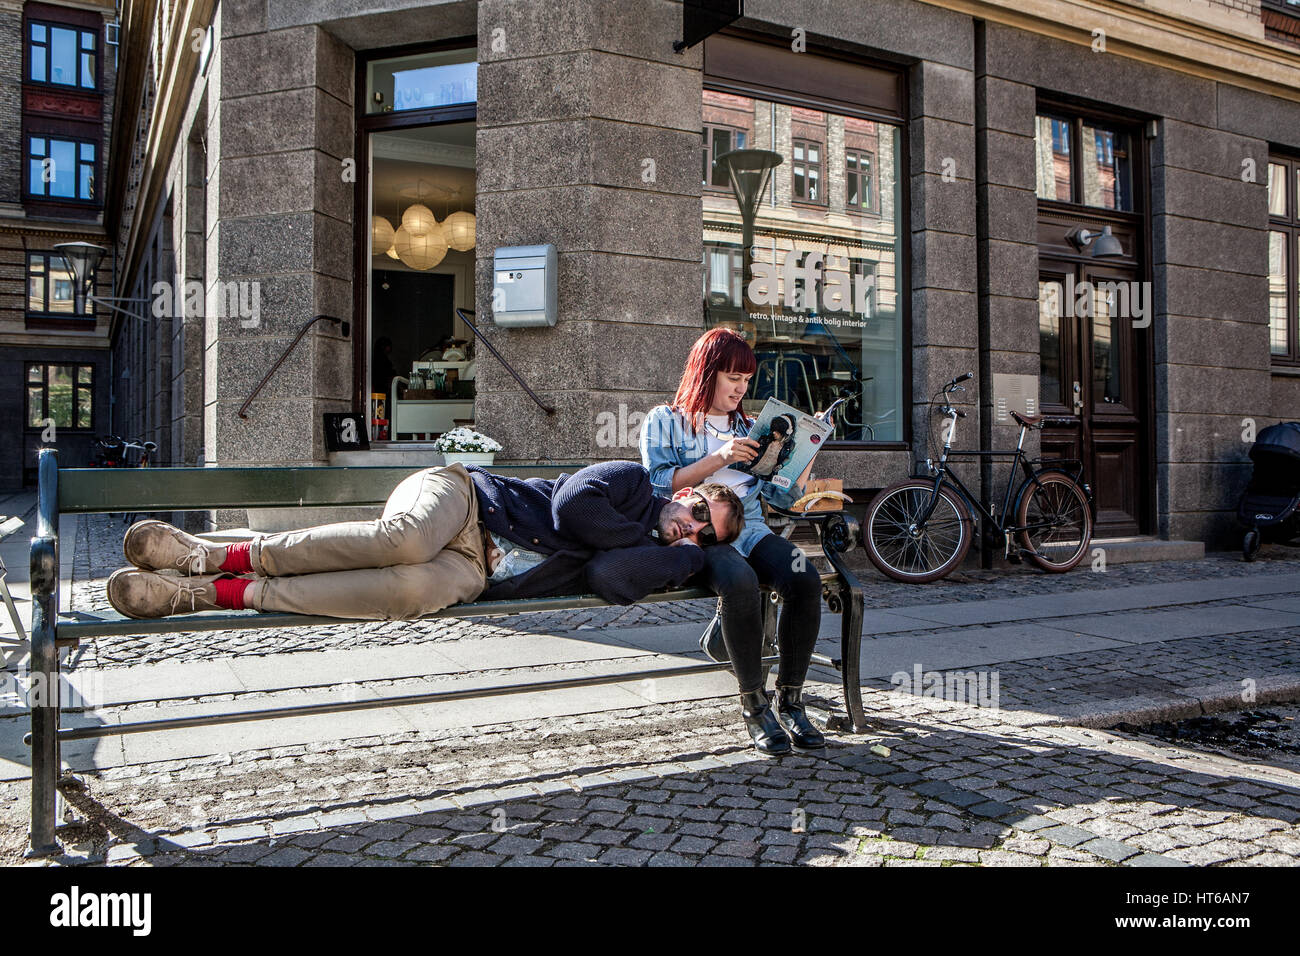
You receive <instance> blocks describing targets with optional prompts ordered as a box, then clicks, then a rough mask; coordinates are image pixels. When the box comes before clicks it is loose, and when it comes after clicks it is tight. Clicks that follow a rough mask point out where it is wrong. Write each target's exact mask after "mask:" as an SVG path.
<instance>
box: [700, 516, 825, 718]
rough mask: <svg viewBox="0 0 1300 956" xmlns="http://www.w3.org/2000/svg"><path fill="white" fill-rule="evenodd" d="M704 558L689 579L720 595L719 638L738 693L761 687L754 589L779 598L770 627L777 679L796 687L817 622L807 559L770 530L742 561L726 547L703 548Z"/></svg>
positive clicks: (816, 589)
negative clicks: (775, 649)
mask: <svg viewBox="0 0 1300 956" xmlns="http://www.w3.org/2000/svg"><path fill="white" fill-rule="evenodd" d="M704 556H705V566H704V570H703V571H701V572H700V573H699V574H698V575H697V576H696V578H695V580H694V581H692V582H691V583H692V584H698V585H700V586H701V587H706V588H708V589H709V590H710V591H712V592H713V593H714V594H716V595H718V597H719V598H721V599H722V600H721V604H722V640H723V642H724V643H725V644H726V645H727V653H728V654H729V655H730V656H731V666H732V669H733V670H734V671H735V673H736V681H737V682H738V683H739V684H740V692H741V693H742V694H747V693H752V692H753V691H756V690H759V689H761V688H762V686H763V665H762V663H761V661H762V658H763V619H762V616H761V612H760V610H759V600H760V598H761V597H762V595H761V593H760V591H759V589H760V588H771V589H772V590H774V591H776V592H777V593H778V594H780V595H781V598H782V600H783V601H784V602H785V603H784V606H783V608H782V610H781V619H780V621H779V622H778V623H777V628H776V639H777V644H778V646H779V647H780V649H781V670H780V673H779V675H778V678H777V682H778V683H779V684H781V685H782V686H785V687H798V686H801V685H802V684H803V682H804V677H805V676H806V675H807V673H808V663H809V661H810V660H811V659H812V653H813V645H815V644H816V643H817V631H818V629H819V628H820V625H821V603H822V581H821V574H820V573H819V572H818V571H817V569H816V568H815V567H814V566H813V563H812V561H810V560H809V559H808V557H807V556H806V555H805V554H804V553H803V551H802V549H800V548H799V547H798V546H797V545H794V544H791V543H790V542H789V541H787V540H786V539H785V538H782V537H781V536H780V535H776V534H767V535H764V536H763V537H762V538H761V539H760V540H759V542H758V543H757V544H756V545H754V549H753V550H752V551H751V552H750V553H749V558H748V559H746V558H745V557H744V555H742V554H741V553H740V552H739V551H737V550H736V549H735V548H733V547H731V545H715V546H713V547H709V548H705V549H704Z"/></svg>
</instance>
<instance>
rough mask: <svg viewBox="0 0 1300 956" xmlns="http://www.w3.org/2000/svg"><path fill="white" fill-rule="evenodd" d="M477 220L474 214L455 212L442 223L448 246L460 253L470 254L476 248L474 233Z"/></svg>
mask: <svg viewBox="0 0 1300 956" xmlns="http://www.w3.org/2000/svg"><path fill="white" fill-rule="evenodd" d="M476 225H477V220H475V218H474V214H473V213H472V212H464V211H462V212H453V213H452V214H451V215H450V216H448V217H447V218H446V219H444V220H443V222H442V231H443V233H444V235H445V236H446V238H447V245H449V246H451V247H452V248H453V249H455V250H456V251H458V252H468V251H469V250H470V249H473V248H474V233H475V226H476Z"/></svg>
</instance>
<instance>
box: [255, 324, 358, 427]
mask: <svg viewBox="0 0 1300 956" xmlns="http://www.w3.org/2000/svg"><path fill="white" fill-rule="evenodd" d="M321 319H329V320H330V321H331V322H337V323H338V324H339V325H340V326H341V327H342V332H343V337H344V338H347V337H348V329H349V326H350V323H348V322H346V321H344V320H343V319H340V318H338V317H336V316H333V315H313V316H312V317H311V318H310V319H308V320H307V322H306V323H305V324H304V325H303V327H302V328H300V329H299V330H298V334H297V335H295V336H294V337H293V341H292V342H290V343H289V347H288V348H286V349H285V350H284V351H283V352H281V353H280V357H279V358H278V359H276V360H275V364H274V365H272V366H271V370H270V371H269V372H267V373H266V374H265V375H264V376H262V380H261V381H260V382H258V383H257V387H256V388H255V389H253V391H252V393H251V394H250V395H249V396H248V398H247V399H245V401H244V404H243V405H240V406H239V417H240V418H245V419H246V418H248V406H249V405H252V404H253V399H255V398H257V393H258V392H260V391H261V390H262V386H263V385H265V384H266V383H267V382H269V381H270V380H271V376H272V375H274V374H275V373H276V372H277V371H279V369H280V366H281V365H283V364H284V360H285V359H287V358H288V357H289V353H290V352H292V351H293V349H294V346H296V345H297V344H298V343H299V342H301V341H302V337H303V336H304V335H306V334H307V330H308V329H310V328H311V327H312V326H313V325H315V324H316V323H317V322H319V321H320V320H321Z"/></svg>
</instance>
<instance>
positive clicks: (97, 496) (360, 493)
mask: <svg viewBox="0 0 1300 956" xmlns="http://www.w3.org/2000/svg"><path fill="white" fill-rule="evenodd" d="M43 454H44V453H43ZM582 467H583V465H582V464H561V465H494V466H493V467H492V471H493V472H494V473H497V474H502V475H509V476H511V477H517V478H555V477H558V476H559V475H561V474H563V473H565V472H570V473H571V472H574V471H577V470H578V469H579V468H582ZM49 470H50V469H49V468H48V466H47V467H46V468H45V469H42V471H41V479H42V482H41V484H42V487H41V494H42V499H43V503H45V502H47V501H48V496H49V494H50V491H52V490H53V489H48V490H47V487H46V486H47V485H48V483H49V481H50V477H47V474H48V472H49ZM419 470H420V469H419V468H418V467H412V466H404V467H388V466H381V467H367V468H355V467H316V468H310V467H307V468H59V469H57V486H58V493H57V499H58V511H57V513H59V514H96V513H103V512H126V511H138V512H148V511H206V510H208V509H212V508H296V507H303V508H308V507H330V506H345V505H352V506H355V505H382V504H383V503H384V502H385V501H387V500H388V496H389V494H390V493H391V492H392V490H393V489H394V488H396V487H397V485H398V484H399V483H400V482H401V481H402V479H404V478H406V477H407V476H408V475H410V474H412V473H414V472H416V471H419Z"/></svg>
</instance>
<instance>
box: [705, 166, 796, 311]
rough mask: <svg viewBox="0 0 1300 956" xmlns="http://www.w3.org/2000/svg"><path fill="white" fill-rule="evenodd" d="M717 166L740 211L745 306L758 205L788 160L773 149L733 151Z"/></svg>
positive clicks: (741, 297)
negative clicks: (769, 183)
mask: <svg viewBox="0 0 1300 956" xmlns="http://www.w3.org/2000/svg"><path fill="white" fill-rule="evenodd" d="M713 162H714V165H716V166H718V167H719V168H721V169H724V170H726V173H727V180H728V182H730V184H731V192H732V193H733V194H734V195H735V197H736V205H738V206H739V207H740V227H741V242H742V244H743V245H742V249H741V258H740V261H741V286H740V305H741V308H742V310H743V309H744V306H745V295H746V293H747V292H748V290H749V275H750V262H751V260H752V258H753V252H752V248H751V247H752V246H753V245H754V220H755V219H756V218H757V216H758V204H759V203H760V202H761V201H762V198H763V193H765V192H766V191H767V184H768V181H769V180H770V179H771V176H772V170H773V169H775V168H776V167H777V166H780V165H781V164H782V163H783V162H785V157H784V156H782V155H781V154H780V153H774V152H772V151H771V150H770V149H733V150H732V151H731V152H729V153H723V154H722V155H721V156H719V157H718V158H717V159H715V160H714V161H713Z"/></svg>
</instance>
